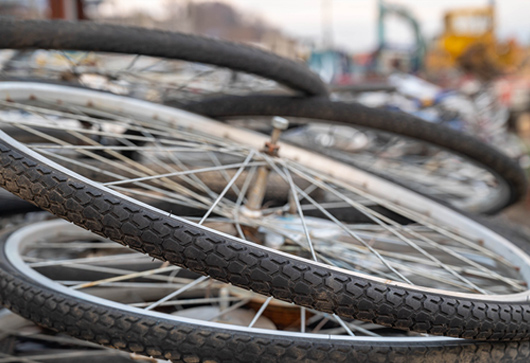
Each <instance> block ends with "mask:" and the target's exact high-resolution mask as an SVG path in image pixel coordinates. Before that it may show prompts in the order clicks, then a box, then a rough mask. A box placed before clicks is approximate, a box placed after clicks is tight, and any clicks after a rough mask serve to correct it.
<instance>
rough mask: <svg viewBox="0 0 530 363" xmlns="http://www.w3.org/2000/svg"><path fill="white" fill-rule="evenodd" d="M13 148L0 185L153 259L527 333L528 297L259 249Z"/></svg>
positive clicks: (443, 328)
mask: <svg viewBox="0 0 530 363" xmlns="http://www.w3.org/2000/svg"><path fill="white" fill-rule="evenodd" d="M19 147H20V144H18V143H17V142H15V141H9V139H5V140H1V141H0V165H1V168H0V185H1V186H2V187H3V188H5V189H7V190H8V191H10V192H12V193H14V194H16V195H18V196H20V197H22V198H23V199H25V200H28V201H30V202H32V203H34V204H36V205H38V206H39V207H41V208H43V209H45V210H48V211H50V212H52V213H53V214H55V215H56V216H59V217H61V218H63V219H66V220H69V221H71V222H73V223H75V224H77V225H79V226H81V227H83V228H86V229H89V230H91V231H93V232H95V233H97V234H99V235H101V236H104V237H106V238H109V239H111V240H113V241H116V242H118V243H121V244H123V245H126V246H128V247H130V248H132V249H134V250H137V251H140V252H143V253H147V254H149V255H150V256H152V257H154V258H157V259H160V260H163V261H169V262H170V263H172V264H175V265H179V266H183V267H185V268H188V269H190V270H192V271H194V272H197V273H200V274H203V275H209V276H211V277H213V278H215V279H217V280H220V281H223V282H229V283H232V284H234V285H235V286H239V287H243V288H246V289H250V290H253V291H255V292H257V293H260V294H263V295H268V296H274V297H276V298H278V299H280V300H284V301H290V302H294V303H296V304H298V305H301V306H305V307H309V308H314V309H316V310H319V311H323V312H328V313H335V314H337V315H339V316H342V317H345V318H354V319H360V320H365V321H371V322H374V323H377V324H381V325H385V326H389V327H392V328H397V329H404V330H414V331H418V332H424V333H428V334H433V335H445V336H453V337H462V338H468V339H479V340H521V339H528V338H530V303H529V302H511V301H505V302H502V303H499V302H493V301H487V300H486V301H482V302H478V301H477V300H476V299H473V298H468V297H454V296H451V295H446V294H440V293H430V292H425V291H423V290H422V289H420V288H404V287H400V286H396V285H393V284H386V283H383V282H381V281H378V280H372V279H369V278H365V277H360V276H356V275H351V274H349V273H348V272H346V271H343V270H336V269H333V268H329V267H328V266H325V265H321V264H318V263H314V262H311V261H304V260H300V259H298V258H297V257H295V256H291V255H286V254H282V253H279V252H275V251H273V250H269V249H263V248H261V247H260V246H258V245H254V244H249V243H245V242H243V241H240V240H238V239H232V238H231V237H228V236H226V235H219V234H218V233H216V232H214V231H211V230H209V229H204V228H202V227H200V226H197V225H194V224H191V223H189V222H186V221H184V220H182V219H177V218H173V217H172V216H170V215H167V213H164V212H162V211H159V210H155V209H153V208H151V207H149V206H146V205H143V204H142V203H140V202H138V201H136V200H133V199H130V198H127V197H122V196H120V195H119V194H116V193H113V192H111V191H110V190H108V189H106V188H104V187H101V186H100V185H98V184H96V183H92V182H91V181H89V180H86V179H84V178H82V177H80V176H78V175H76V174H73V173H71V172H69V171H68V170H65V169H63V168H61V167H59V166H55V165H54V164H53V163H49V162H47V161H46V159H45V158H43V157H41V156H38V155H37V154H34V153H33V152H31V151H29V150H27V151H26V149H19Z"/></svg>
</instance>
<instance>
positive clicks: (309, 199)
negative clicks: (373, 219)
mask: <svg viewBox="0 0 530 363" xmlns="http://www.w3.org/2000/svg"><path fill="white" fill-rule="evenodd" d="M266 160H267V162H268V163H269V165H270V166H271V167H272V168H273V169H275V170H276V172H277V173H278V174H279V175H281V176H282V178H284V179H286V176H285V175H284V174H283V173H282V171H281V170H279V168H278V167H277V166H276V165H275V164H274V162H273V161H271V160H270V159H269V158H268V157H266ZM284 166H285V165H284ZM295 188H296V190H297V191H298V193H299V194H301V195H302V196H303V197H304V198H305V199H307V200H308V201H309V202H310V203H311V204H313V205H315V206H316V207H317V209H318V210H319V211H321V212H322V213H323V214H324V215H325V216H326V217H328V218H329V219H330V220H331V221H333V222H334V223H335V224H337V225H338V226H339V227H340V228H341V229H343V230H344V231H345V232H346V233H347V234H349V235H350V236H351V237H352V238H354V239H355V240H357V241H359V242H360V243H361V244H363V245H364V246H365V247H366V248H368V249H369V250H370V252H371V253H373V254H374V255H375V256H377V258H378V259H379V260H380V261H381V262H382V263H383V264H384V265H385V266H386V267H387V268H388V269H389V270H390V271H392V272H393V273H394V274H395V275H396V276H397V277H399V278H400V279H401V280H403V281H405V282H407V283H409V284H411V285H413V284H412V282H411V281H410V280H409V279H407V278H406V277H405V276H403V275H402V274H401V273H400V272H399V271H397V270H396V269H395V268H393V267H392V266H391V265H390V264H389V263H388V261H387V260H386V259H385V258H384V257H383V256H381V254H380V253H379V252H378V251H376V250H375V249H374V248H373V247H372V246H371V245H370V244H369V243H368V242H366V241H365V240H364V239H362V238H360V237H359V236H358V235H357V234H356V233H354V232H353V231H352V230H350V229H349V228H348V227H347V226H346V225H344V224H343V223H342V222H340V221H339V220H338V219H337V218H335V217H334V216H333V215H332V214H331V213H329V212H328V211H327V210H325V209H324V208H322V206H320V205H319V204H318V203H317V202H316V201H315V200H314V199H313V198H311V197H310V196H309V195H308V194H306V193H305V192H304V191H303V190H302V189H300V188H299V187H298V186H295Z"/></svg>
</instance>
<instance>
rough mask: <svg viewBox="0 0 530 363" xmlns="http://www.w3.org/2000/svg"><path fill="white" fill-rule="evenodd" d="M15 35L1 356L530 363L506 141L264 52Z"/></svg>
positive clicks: (186, 42)
mask: <svg viewBox="0 0 530 363" xmlns="http://www.w3.org/2000/svg"><path fill="white" fill-rule="evenodd" d="M0 33H1V34H2V35H3V36H2V37H1V38H0V47H1V48H2V49H3V50H2V52H1V55H2V58H1V59H2V61H1V62H2V63H1V66H0V67H1V68H0V69H1V71H0V72H1V73H0V77H1V82H0V127H1V128H0V130H1V131H0V163H1V168H0V186H2V188H4V189H6V190H7V191H8V192H10V193H13V194H15V195H16V196H18V197H20V198H22V199H24V200H25V201H27V202H30V203H31V204H30V203H26V202H21V201H19V200H18V199H15V197H13V196H11V195H10V194H8V193H6V194H2V204H3V205H4V208H3V213H10V214H13V213H14V211H16V212H17V213H19V215H18V216H17V217H13V216H11V217H10V218H9V219H6V222H4V223H3V225H4V226H5V228H4V229H3V231H2V235H1V238H0V240H1V244H0V302H1V304H2V305H3V306H4V307H5V308H7V309H9V310H11V311H12V312H13V313H15V314H17V315H19V316H21V317H23V318H24V319H27V320H23V319H21V318H18V317H17V316H15V315H14V314H12V313H10V312H9V311H8V310H7V309H6V310H2V312H1V313H0V362H14V361H24V362H35V361H49V360H50V359H54V360H55V361H61V362H62V361H64V362H67V361H72V360H73V359H75V360H77V361H83V360H86V361H94V360H95V359H98V361H105V359H107V360H108V361H110V360H114V361H120V362H121V361H123V362H129V361H132V360H144V359H145V360H146V361H149V360H150V359H152V358H154V359H161V360H172V361H176V362H225V361H226V362H228V361H238V362H276V361H277V362H324V361H332V360H333V361H336V362H353V361H377V362H380V361H393V362H405V361H406V362H413V361H425V360H427V359H429V360H439V361H449V360H450V361H462V362H464V361H465V362H475V361H492V360H494V361H510V362H512V361H521V362H526V361H528V359H529V358H530V344H529V342H528V339H529V338H530V303H529V291H528V281H530V257H529V256H528V255H527V253H528V252H529V251H530V248H529V244H528V240H527V239H525V236H523V235H522V234H521V233H519V232H518V231H516V230H513V229H510V228H508V227H506V226H499V225H497V224H491V222H489V220H488V219H486V218H484V217H483V216H479V215H480V214H494V213H496V212H498V211H500V210H502V209H504V208H506V207H507V206H509V205H511V204H513V203H515V202H517V201H519V200H520V199H521V198H522V197H523V196H524V192H525V190H526V179H525V175H524V172H523V171H522V170H521V169H520V167H519V166H518V163H517V162H515V161H514V160H512V159H510V158H509V157H508V156H505V155H504V154H503V153H501V152H499V151H497V150H496V149H495V148H493V147H492V146H488V145H486V144H484V143H482V142H481V141H478V140H477V139H475V138H473V137H471V136H469V135H465V134H462V133H459V132H457V131H454V130H451V129H449V128H447V127H445V126H443V125H436V124H431V123H427V122H425V121H423V120H420V119H418V118H416V117H414V116H411V115H407V114H404V113H398V112H391V111H388V110H383V109H378V108H369V107H366V106H363V105H361V104H358V103H345V102H341V101H336V100H331V99H330V97H329V95H328V92H327V89H326V86H325V85H324V84H322V83H321V81H320V79H319V78H318V76H316V75H315V74H313V73H311V72H310V71H309V70H308V69H307V68H306V67H305V66H303V65H301V64H298V63H296V62H294V61H290V60H286V59H283V58H280V57H277V56H275V55H273V54H270V53H267V52H264V51H261V50H258V49H255V48H251V47H246V46H242V45H236V44H233V43H228V42H222V41H217V40H212V39H206V38H200V37H196V36H190V35H183V34H178V33H166V32H159V31H155V30H145V29H136V28H124V27H117V26H112V25H101V24H92V23H67V22H42V21H4V20H3V21H2V22H0ZM329 125H334V126H336V127H337V129H334V130H335V131H334V134H330V133H328V131H329V130H330V129H329ZM308 126H310V130H312V131H311V132H313V133H314V134H309V133H308V131H307V130H308ZM319 128H321V130H323V131H318V130H319ZM315 130H317V131H315ZM336 130H341V131H340V133H337V132H336ZM339 134H340V135H339ZM338 136H341V137H342V138H343V139H345V140H347V141H348V143H347V147H342V148H339V149H336V150H330V149H329V148H327V147H326V145H327V143H328V141H329V138H332V137H334V138H336V137H338ZM314 137H318V138H319V140H320V141H319V142H318V143H317V142H315V140H314ZM339 141H340V140H339ZM345 152H347V153H348V157H347V158H345V157H344V153H345ZM65 220H66V221H65ZM68 222H70V223H68ZM80 227H81V228H80ZM32 322H34V323H36V324H37V325H34V324H33V323H32ZM109 348H113V349H109ZM131 353H134V355H131Z"/></svg>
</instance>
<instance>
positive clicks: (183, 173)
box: [102, 154, 263, 186]
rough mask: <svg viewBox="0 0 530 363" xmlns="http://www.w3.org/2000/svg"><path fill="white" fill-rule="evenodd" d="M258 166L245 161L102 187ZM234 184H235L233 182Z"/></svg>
mask: <svg viewBox="0 0 530 363" xmlns="http://www.w3.org/2000/svg"><path fill="white" fill-rule="evenodd" d="M251 155H253V154H251ZM247 158H248V157H247ZM256 165H263V163H261V162H256V163H250V162H247V161H244V162H243V163H236V164H228V165H222V166H211V167H208V168H201V169H192V170H187V171H177V172H173V173H166V174H159V175H153V176H146V177H141V178H132V179H123V180H118V181H114V182H108V183H102V185H104V186H111V185H120V184H127V183H133V182H142V181H146V180H153V179H159V178H166V177H170V176H180V175H189V174H197V173H205V172H209V171H217V170H226V169H235V168H241V167H246V166H256ZM239 174H241V173H239ZM232 184H233V182H232Z"/></svg>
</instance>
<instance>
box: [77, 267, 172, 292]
mask: <svg viewBox="0 0 530 363" xmlns="http://www.w3.org/2000/svg"><path fill="white" fill-rule="evenodd" d="M174 270H180V267H178V266H169V267H160V268H155V269H152V270H147V271H141V272H134V273H131V274H127V275H122V276H115V277H109V278H107V279H102V280H97V281H92V282H89V283H86V284H79V285H75V286H71V287H70V288H71V289H73V290H80V289H86V288H89V287H94V286H99V285H101V284H105V283H108V282H116V281H124V280H130V279H134V278H137V277H143V276H149V275H154V274H160V273H164V272H169V271H174Z"/></svg>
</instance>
